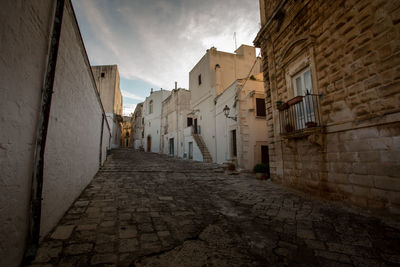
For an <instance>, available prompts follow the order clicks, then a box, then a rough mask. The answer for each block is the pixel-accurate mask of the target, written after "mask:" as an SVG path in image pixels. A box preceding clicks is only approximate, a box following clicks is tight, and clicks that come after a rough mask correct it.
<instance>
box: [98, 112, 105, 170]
mask: <svg viewBox="0 0 400 267" xmlns="http://www.w3.org/2000/svg"><path fill="white" fill-rule="evenodd" d="M103 130H104V113H103V114H101V130H100V153H99V168H101V160H102V154H103Z"/></svg>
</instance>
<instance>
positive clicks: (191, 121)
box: [187, 118, 193, 127]
mask: <svg viewBox="0 0 400 267" xmlns="http://www.w3.org/2000/svg"><path fill="white" fill-rule="evenodd" d="M192 125H193V118H187V127H189V126H192Z"/></svg>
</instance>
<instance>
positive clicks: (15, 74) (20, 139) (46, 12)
mask: <svg viewBox="0 0 400 267" xmlns="http://www.w3.org/2000/svg"><path fill="white" fill-rule="evenodd" d="M52 10H54V5H53V1H50V0H47V1H27V2H25V3H24V5H22V4H21V3H19V2H17V1H2V5H1V8H0V23H1V27H0V40H1V50H0V60H1V64H0V76H1V79H0V129H1V130H0V170H1V173H0V225H1V227H0V266H11V267H13V266H19V263H20V260H21V259H22V256H23V253H24V246H25V238H26V233H27V226H28V220H29V219H28V212H29V199H30V183H31V177H32V160H33V150H34V146H35V136H36V128H37V119H38V114H39V105H40V97H41V90H42V85H43V77H44V73H45V69H46V61H45V58H46V54H47V49H48V38H49V32H50V27H51V21H52V16H53V14H52Z"/></svg>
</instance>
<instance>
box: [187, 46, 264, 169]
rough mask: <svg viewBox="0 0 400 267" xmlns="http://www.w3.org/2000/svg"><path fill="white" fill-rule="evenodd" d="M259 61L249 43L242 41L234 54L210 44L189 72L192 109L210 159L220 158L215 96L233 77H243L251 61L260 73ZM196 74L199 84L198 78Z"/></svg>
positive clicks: (248, 69)
mask: <svg viewBox="0 0 400 267" xmlns="http://www.w3.org/2000/svg"><path fill="white" fill-rule="evenodd" d="M255 62H256V64H255ZM260 62H261V61H260V59H257V58H256V55H255V48H254V47H251V46H246V45H242V46H240V47H239V48H238V49H237V50H236V52H235V54H233V53H227V52H221V51H217V49H216V48H211V49H209V50H207V53H206V54H205V55H204V56H203V57H202V59H201V60H200V61H199V62H198V63H197V64H196V65H195V66H194V67H193V69H192V70H191V71H190V73H189V90H190V92H191V106H192V110H193V111H196V113H195V117H197V119H198V125H199V126H200V128H201V136H202V138H203V140H204V142H205V143H206V145H207V149H208V151H209V153H210V155H211V157H212V159H213V162H217V160H218V159H219V158H220V155H218V154H219V150H218V149H217V146H218V144H217V140H216V135H217V128H216V127H217V126H216V125H218V124H216V111H215V103H214V100H215V98H216V97H217V96H218V95H220V94H221V93H222V92H223V91H224V90H225V89H226V88H227V87H228V86H230V85H231V84H232V83H233V82H234V81H235V80H236V79H238V78H246V77H247V76H248V74H249V72H250V70H251V68H252V66H253V65H254V64H255V67H254V68H253V70H252V73H254V74H255V73H259V72H260V66H261V64H260ZM199 75H201V84H199V81H198V77H199Z"/></svg>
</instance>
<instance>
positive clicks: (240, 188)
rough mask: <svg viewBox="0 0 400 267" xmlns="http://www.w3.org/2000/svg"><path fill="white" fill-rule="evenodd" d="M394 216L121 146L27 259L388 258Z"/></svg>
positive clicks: (372, 261)
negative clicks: (381, 215)
mask: <svg viewBox="0 0 400 267" xmlns="http://www.w3.org/2000/svg"><path fill="white" fill-rule="evenodd" d="M399 247H400V230H399V227H398V225H397V226H396V225H391V224H387V223H384V222H383V221H381V220H380V219H377V218H375V217H371V216H365V215H361V214H358V213H357V212H356V211H354V210H350V209H349V208H345V207H344V206H340V205H339V204H334V203H332V202H331V203H328V202H323V201H320V200H317V199H311V198H308V197H306V196H305V195H301V194H300V193H297V192H295V191H291V190H290V189H287V188H284V187H282V186H280V185H277V184H273V183H271V182H270V181H269V180H257V179H255V177H254V176H253V175H252V174H248V175H247V174H243V173H240V174H238V173H231V174H229V173H225V172H224V171H223V170H222V169H221V167H220V165H215V164H210V163H202V162H193V161H185V160H182V159H177V158H172V157H168V156H166V155H160V154H156V153H143V152H135V151H134V150H132V149H116V150H113V151H112V153H111V155H110V156H108V158H107V160H106V162H105V165H104V167H102V168H101V170H100V171H99V172H98V173H97V175H96V176H95V177H94V179H93V181H92V182H91V183H90V185H89V186H88V187H87V188H86V189H85V190H84V191H83V193H82V194H81V196H80V197H79V198H78V199H77V200H76V201H75V202H74V204H73V205H72V206H71V208H70V209H69V210H68V211H67V212H66V214H65V215H64V217H63V218H62V219H61V220H60V222H59V224H58V226H57V227H56V228H55V229H54V230H53V231H52V232H50V234H49V235H48V236H47V237H46V238H45V239H44V240H43V242H42V243H41V246H40V248H39V251H38V254H37V256H36V259H35V260H34V261H33V262H32V263H31V265H30V266H89V265H95V266H285V265H296V266H317V265H318V266H387V265H395V264H399V262H400V259H399V256H398V248H399Z"/></svg>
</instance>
